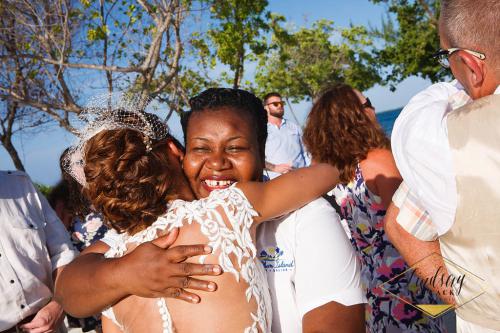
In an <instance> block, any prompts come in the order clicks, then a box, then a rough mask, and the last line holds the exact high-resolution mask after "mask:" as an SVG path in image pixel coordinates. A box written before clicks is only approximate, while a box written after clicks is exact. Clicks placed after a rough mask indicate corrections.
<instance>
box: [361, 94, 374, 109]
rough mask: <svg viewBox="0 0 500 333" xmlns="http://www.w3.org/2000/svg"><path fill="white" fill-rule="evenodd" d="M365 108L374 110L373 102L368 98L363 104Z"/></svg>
mask: <svg viewBox="0 0 500 333" xmlns="http://www.w3.org/2000/svg"><path fill="white" fill-rule="evenodd" d="M363 107H364V108H373V106H372V102H371V101H370V99H369V98H368V97H367V98H366V101H365V102H364V103H363Z"/></svg>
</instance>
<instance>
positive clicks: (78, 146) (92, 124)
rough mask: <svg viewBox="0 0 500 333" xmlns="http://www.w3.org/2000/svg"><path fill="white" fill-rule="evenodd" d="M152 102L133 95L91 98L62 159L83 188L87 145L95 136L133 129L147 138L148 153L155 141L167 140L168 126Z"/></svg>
mask: <svg viewBox="0 0 500 333" xmlns="http://www.w3.org/2000/svg"><path fill="white" fill-rule="evenodd" d="M150 105H151V99H149V98H144V97H141V96H139V95H136V94H130V93H113V94H103V95H98V96H94V97H92V98H91V99H90V100H89V102H88V103H87V105H86V106H85V108H84V110H83V112H82V113H80V114H79V116H78V117H79V118H80V120H81V121H82V126H81V127H80V128H79V129H78V130H77V133H76V137H77V140H76V142H75V144H74V145H72V146H71V147H70V148H69V151H68V153H67V154H66V156H65V158H64V159H63V164H62V165H63V168H64V170H65V171H66V172H67V173H68V174H70V175H71V176H72V177H73V178H74V179H75V180H76V181H77V182H78V183H80V184H81V185H82V186H84V187H85V186H86V185H87V182H86V181H85V173H84V166H85V154H84V152H85V145H86V143H87V142H88V140H90V139H91V138H92V137H94V136H95V135H96V134H98V133H100V132H102V131H106V130H116V129H131V130H135V131H137V132H139V133H141V134H142V135H143V137H144V145H145V147H146V152H149V151H151V149H152V144H153V142H155V141H158V140H162V139H165V138H166V137H167V136H168V132H169V130H168V126H167V124H166V123H165V122H164V121H162V120H160V118H159V117H158V116H156V115H154V114H152V113H148V112H146V109H148V108H149V109H150Z"/></svg>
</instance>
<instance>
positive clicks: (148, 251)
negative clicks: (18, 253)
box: [55, 230, 222, 317]
mask: <svg viewBox="0 0 500 333" xmlns="http://www.w3.org/2000/svg"><path fill="white" fill-rule="evenodd" d="M177 234H178V230H175V231H173V232H171V233H170V234H168V235H165V236H162V237H159V238H157V239H156V240H154V241H153V242H147V243H143V244H141V245H139V246H138V247H137V248H136V249H135V250H134V251H132V252H131V253H130V254H127V255H125V256H123V257H120V258H105V257H104V255H103V253H105V252H106V251H107V250H108V246H107V245H106V244H104V243H102V242H97V243H95V244H93V245H92V246H90V247H89V248H87V249H86V250H85V251H84V252H82V254H81V255H80V256H79V257H78V258H77V259H75V260H74V261H73V262H72V263H70V264H69V265H67V266H66V268H65V269H64V270H63V271H62V272H61V274H60V276H59V278H58V279H57V281H56V290H55V298H56V300H57V301H58V302H59V303H60V304H61V305H62V306H63V308H64V309H65V311H66V312H68V313H69V314H71V315H73V316H75V317H88V316H90V315H93V314H96V313H99V312H101V311H102V310H103V309H105V308H106V307H108V306H110V305H112V304H114V303H116V302H118V301H119V300H120V299H122V298H124V297H126V296H129V295H138V296H142V297H173V298H178V299H181V300H184V301H187V302H191V303H198V302H199V301H200V297H199V296H198V295H196V294H193V293H191V292H188V291H187V290H186V289H195V290H204V291H215V290H216V289H217V286H216V284H215V283H213V282H210V281H202V280H198V279H194V278H192V277H191V276H194V275H219V274H221V273H222V270H221V268H220V266H218V265H201V264H192V263H185V262H184V261H185V260H186V259H187V258H189V257H193V256H199V255H204V254H208V253H211V248H210V247H208V246H206V245H189V246H176V247H173V248H169V246H170V245H171V244H172V243H173V242H174V241H175V239H176V238H177Z"/></svg>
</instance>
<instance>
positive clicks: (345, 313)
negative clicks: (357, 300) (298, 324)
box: [302, 302, 366, 333]
mask: <svg viewBox="0 0 500 333" xmlns="http://www.w3.org/2000/svg"><path fill="white" fill-rule="evenodd" d="M302 332H303V333H323V332H324V333H333V332H339V333H364V332H366V328H365V306H364V304H355V305H351V306H345V305H342V304H340V303H337V302H329V303H326V304H324V305H322V306H319V307H317V308H315V309H313V310H311V311H309V312H308V313H306V314H305V315H304V317H303V318H302Z"/></svg>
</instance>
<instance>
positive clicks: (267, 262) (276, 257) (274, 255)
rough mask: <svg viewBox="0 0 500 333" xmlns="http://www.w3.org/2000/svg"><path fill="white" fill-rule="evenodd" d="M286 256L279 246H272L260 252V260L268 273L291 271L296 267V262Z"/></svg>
mask: <svg viewBox="0 0 500 333" xmlns="http://www.w3.org/2000/svg"><path fill="white" fill-rule="evenodd" d="M284 254H285V253H284V251H283V250H282V249H280V248H279V247H278V246H270V247H266V248H264V249H263V250H262V251H260V253H259V259H260V261H261V262H262V264H263V265H264V268H265V269H266V271H267V272H285V271H291V270H292V269H293V268H294V267H295V260H293V259H288V258H286V257H284Z"/></svg>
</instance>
